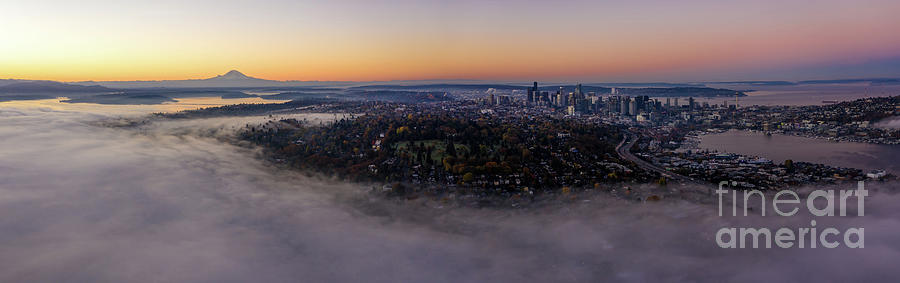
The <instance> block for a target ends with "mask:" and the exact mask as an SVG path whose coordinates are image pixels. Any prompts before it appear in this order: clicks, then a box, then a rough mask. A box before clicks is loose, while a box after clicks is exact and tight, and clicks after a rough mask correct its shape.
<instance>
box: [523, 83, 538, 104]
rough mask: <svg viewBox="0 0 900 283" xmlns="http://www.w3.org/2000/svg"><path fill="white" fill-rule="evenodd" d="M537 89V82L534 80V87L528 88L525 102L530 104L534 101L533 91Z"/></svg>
mask: <svg viewBox="0 0 900 283" xmlns="http://www.w3.org/2000/svg"><path fill="white" fill-rule="evenodd" d="M536 90H537V82H534V87H529V88H528V95H527V97H526V98H525V104H526V105H528V104H531V103H533V102H534V92H535V91H536Z"/></svg>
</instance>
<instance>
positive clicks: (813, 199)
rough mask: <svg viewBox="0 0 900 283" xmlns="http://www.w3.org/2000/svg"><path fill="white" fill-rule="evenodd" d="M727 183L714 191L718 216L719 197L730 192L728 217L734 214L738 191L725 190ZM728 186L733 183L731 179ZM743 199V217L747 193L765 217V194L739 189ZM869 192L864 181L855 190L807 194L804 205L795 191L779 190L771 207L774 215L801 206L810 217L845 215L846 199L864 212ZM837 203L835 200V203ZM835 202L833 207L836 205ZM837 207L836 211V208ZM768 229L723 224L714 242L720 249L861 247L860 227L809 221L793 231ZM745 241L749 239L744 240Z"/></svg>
mask: <svg viewBox="0 0 900 283" xmlns="http://www.w3.org/2000/svg"><path fill="white" fill-rule="evenodd" d="M727 185H728V182H727V181H723V182H720V183H719V189H718V190H716V194H718V196H719V216H720V217H721V216H723V206H722V200H723V198H724V197H727V195H728V194H729V193H730V194H731V216H734V217H737V216H738V208H737V203H738V196H737V195H738V192H739V191H732V190H725V189H723V186H727ZM731 185H732V186H735V185H736V182H734V181H732V184H731ZM742 192H743V198H744V205H743V207H744V208H743V210H744V213H743V216H747V210H748V207H747V204H748V201H749V200H750V198H751V196H753V195H757V196H759V199H760V201H761V203H762V207H761V212H762V216H766V209H767V207H766V195H765V194H763V193H762V192H761V191H759V190H751V191H742ZM836 193H837V194H838V195H837V196H836ZM868 195H869V192H868V191H866V188H865V184H864V183H863V182H862V181H860V182H858V183H857V188H856V190H840V191H838V192H835V191H834V190H815V191H812V192H811V193H810V194H809V196H808V197H807V199H806V201H805V204H803V203H802V202H801V200H800V197H799V196H798V195H797V193H796V192H793V191H790V190H782V191H779V192H778V193H776V194H775V195H774V196H773V197H772V201H771V204H772V206H771V209H772V210H773V211H775V213H776V214H777V215H778V216H781V217H790V216H794V215H795V214H797V212H798V211H799V210H800V209H801V208H805V209H806V210H807V211H809V213H810V214H811V215H812V216H813V217H841V216H847V204H848V202H851V204H852V201H856V213H855V215H856V216H864V215H865V202H864V200H865V197H866V196H868ZM836 202H837V203H836ZM836 205H837V206H836ZM836 210H837V211H836ZM851 214H853V213H851ZM773 230H774V229H769V228H745V227H741V228H738V227H723V228H721V229H719V231H718V232H716V243H717V244H718V245H719V247H721V248H761V247H763V246H764V247H765V248H771V247H772V244H773V242H774V245H775V246H777V247H779V248H785V249H786V248H792V247H794V246H795V245H796V247H797V248H817V247H820V246H821V247H825V248H836V247H838V246H840V245H841V244H843V245H844V246H846V247H848V248H864V247H865V229H864V228H862V227H857V228H849V229H846V230H844V231H841V230H839V229H837V228H834V227H821V226H819V227H817V226H816V220H814V219H813V220H810V221H809V227H800V228H796V230H794V229H791V228H787V227H781V228H778V229H777V230H774V232H773ZM748 241H752V244H751V243H748Z"/></svg>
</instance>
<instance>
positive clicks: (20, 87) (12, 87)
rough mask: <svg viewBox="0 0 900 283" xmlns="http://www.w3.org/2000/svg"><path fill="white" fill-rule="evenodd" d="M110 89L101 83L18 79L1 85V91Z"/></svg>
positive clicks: (51, 91)
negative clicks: (88, 83) (87, 83)
mask: <svg viewBox="0 0 900 283" xmlns="http://www.w3.org/2000/svg"><path fill="white" fill-rule="evenodd" d="M110 91H113V89H110V88H107V87H103V86H99V85H74V84H66V83H61V82H54V81H21V82H19V81H17V82H11V83H8V84H5V85H0V93H20V94H24V93H72V92H78V93H85V92H94V93H101V92H110Z"/></svg>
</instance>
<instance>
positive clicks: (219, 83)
mask: <svg viewBox="0 0 900 283" xmlns="http://www.w3.org/2000/svg"><path fill="white" fill-rule="evenodd" d="M72 84H77V85H101V86H105V87H111V88H218V87H222V88H226V87H227V88H236V87H242V88H259V87H296V86H325V85H327V86H343V85H352V84H355V82H319V81H276V80H266V79H260V78H254V77H251V76H247V75H244V74H243V73H241V72H239V71H237V70H231V71H228V72H227V73H225V74H222V75H218V76H215V77H212V78H207V79H191V80H161V81H84V82H72Z"/></svg>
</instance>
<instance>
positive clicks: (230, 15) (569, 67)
mask: <svg viewBox="0 0 900 283" xmlns="http://www.w3.org/2000/svg"><path fill="white" fill-rule="evenodd" d="M898 15H900V1H896V0H873V1H867V0H861V1H831V0H820V1H789V0H779V1H768V0H755V1H668V0H659V1H590V0H572V1H565V0H563V1H559V0H557V1H485V0H481V1H473V0H425V1H382V0H367V1H356V0H353V1H287V0H282V1H265V0H263V1H172V0H157V1H131V2H125V1H97V0H86V1H68V0H53V1H45V0H27V1H19V0H0V27H2V32H0V78H23V79H51V80H63V81H77V80H137V79H140V80H158V79H185V78H203V77H210V76H213V75H216V74H221V73H224V72H226V71H227V70H230V69H238V70H241V71H242V72H244V73H246V74H248V75H252V76H256V77H262V78H268V79H278V80H357V81H359V80H396V79H486V80H532V79H534V80H545V81H546V80H556V81H572V80H582V81H597V82H600V81H604V82H608V81H692V80H694V81H696V80H747V79H785V80H798V79H820V78H848V77H872V76H880V77H885V76H894V77H898V76H900V16H898Z"/></svg>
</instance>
